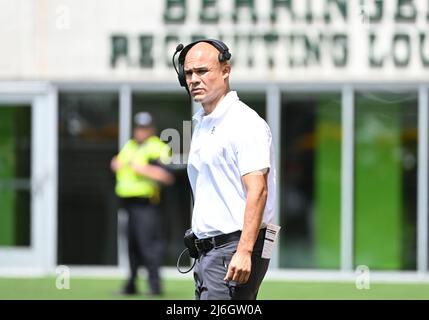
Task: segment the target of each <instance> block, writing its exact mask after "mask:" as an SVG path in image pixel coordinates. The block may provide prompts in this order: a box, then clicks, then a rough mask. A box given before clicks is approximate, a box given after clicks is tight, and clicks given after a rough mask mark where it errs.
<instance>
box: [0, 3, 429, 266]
mask: <svg viewBox="0 0 429 320" xmlns="http://www.w3.org/2000/svg"><path fill="white" fill-rule="evenodd" d="M0 6H1V7H2V10H1V11H0V23H1V24H2V26H1V28H0V39H1V41H2V44H3V45H2V50H1V51H0V139H1V140H0V191H1V192H0V268H1V267H10V268H15V267H31V268H40V269H41V270H51V269H52V268H54V267H55V266H56V265H58V264H67V265H91V266H92V265H93V266H100V265H110V266H114V265H122V264H123V259H124V257H123V255H121V252H124V247H123V246H124V243H123V241H122V240H121V239H122V236H121V235H123V230H122V228H123V221H122V219H123V218H124V216H123V215H122V214H119V216H118V213H117V211H118V203H117V200H116V198H115V196H114V188H113V186H114V176H113V174H112V173H111V172H110V168H109V161H110V159H111V157H112V156H113V155H114V154H115V153H116V152H117V151H118V148H120V147H121V146H122V145H123V144H124V143H125V141H126V140H127V139H128V138H129V137H130V134H131V125H132V122H131V119H132V115H133V114H135V113H136V112H138V111H142V110H147V111H150V112H152V113H153V115H154V117H155V119H156V122H157V126H158V130H159V133H160V134H161V135H163V136H164V138H165V139H166V140H167V141H170V142H171V141H173V140H174V141H177V139H179V140H180V144H179V147H177V146H175V148H174V149H173V150H174V152H175V156H176V157H177V159H179V161H178V162H177V163H176V166H175V172H176V177H177V183H176V185H175V186H173V187H170V188H166V189H164V191H163V192H164V200H165V201H164V204H163V219H164V223H165V228H164V229H165V241H166V255H165V264H166V265H171V266H173V265H175V263H176V258H177V256H178V255H179V253H180V251H181V250H182V247H183V245H182V236H183V232H184V230H186V228H188V227H189V225H190V217H191V206H190V193H189V192H190V190H189V185H188V182H187V176H186V171H185V170H184V166H185V165H186V155H187V151H188V150H189V121H190V120H191V116H192V113H193V112H195V110H196V109H197V108H198V107H199V106H198V105H196V104H193V103H191V102H190V100H189V98H188V96H187V94H186V92H185V91H184V90H183V88H180V87H179V84H178V82H177V76H176V74H175V71H174V69H173V66H172V63H171V59H172V54H173V53H174V51H175V48H176V46H177V44H179V43H183V44H187V43H189V42H191V41H193V40H196V39H200V38H203V37H208V38H218V39H221V40H223V41H225V42H226V43H227V45H228V46H229V47H230V51H231V53H232V57H233V58H232V65H233V69H232V75H231V80H232V88H233V89H234V90H237V91H238V93H239V97H240V99H241V100H242V101H244V102H245V103H246V104H248V105H249V106H250V107H252V108H254V109H255V110H256V111H257V112H258V113H259V114H260V115H261V116H262V117H263V118H265V119H266V121H267V122H268V124H269V125H270V127H271V129H272V132H273V137H274V142H275V148H276V152H277V172H278V197H277V199H278V203H277V209H276V221H277V223H279V224H280V225H281V226H282V230H281V235H280V244H279V246H278V248H277V252H276V253H275V255H274V259H273V262H272V264H271V267H273V268H279V269H316V270H338V271H352V270H354V269H355V268H356V267H357V266H359V265H365V266H368V267H369V268H370V269H371V270H380V271H412V272H417V273H426V274H427V273H428V253H429V247H428V241H429V237H428V230H429V227H428V178H429V174H428V163H429V162H428V139H429V111H428V108H429V99H428V96H429V31H428V30H429V28H428V26H429V3H428V1H425V0H415V1H412V0H411V1H401V0H384V1H383V0H367V1H363V0H362V1H361V0H351V1H345V0H344V1H342V0H312V1H293V0H271V1H262V0H217V1H216V0H165V1H156V2H154V1H146V0H145V1H140V0H125V1H120V2H118V1H113V0H107V1H96V0H92V1H85V0H73V1H71V0H70V1H59V0H50V1H49V0H37V1H36V0H35V1H25V0H19V1H13V2H12V1H6V0H0ZM118 217H119V219H118Z"/></svg>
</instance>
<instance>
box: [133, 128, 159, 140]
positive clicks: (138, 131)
mask: <svg viewBox="0 0 429 320" xmlns="http://www.w3.org/2000/svg"><path fill="white" fill-rule="evenodd" d="M153 134H154V130H153V128H152V127H141V126H137V127H135V128H134V139H135V140H136V141H137V142H138V143H143V142H144V141H145V140H146V139H147V138H149V137H150V136H152V135H153Z"/></svg>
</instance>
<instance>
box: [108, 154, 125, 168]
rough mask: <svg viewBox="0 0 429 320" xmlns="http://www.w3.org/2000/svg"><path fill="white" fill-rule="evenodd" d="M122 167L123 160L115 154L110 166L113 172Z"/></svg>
mask: <svg viewBox="0 0 429 320" xmlns="http://www.w3.org/2000/svg"><path fill="white" fill-rule="evenodd" d="M121 167H122V164H121V162H120V161H119V160H118V157H117V156H114V157H113V158H112V161H110V168H111V169H112V171H113V172H116V171H118V170H119V169H120V168H121Z"/></svg>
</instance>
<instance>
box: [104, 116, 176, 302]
mask: <svg viewBox="0 0 429 320" xmlns="http://www.w3.org/2000/svg"><path fill="white" fill-rule="evenodd" d="M134 123H135V128H134V131H133V138H132V139H130V140H129V141H128V142H127V143H126V144H125V146H124V147H123V148H122V150H121V151H120V152H119V154H118V155H117V156H115V157H113V159H112V161H111V168H112V170H113V171H114V172H115V173H116V188H115V191H116V194H117V195H118V197H119V198H120V199H121V206H122V207H123V208H124V209H125V210H126V211H127V213H128V229H127V237H128V256H129V265H130V276H129V279H128V281H127V282H126V284H125V286H124V288H123V290H122V293H123V294H137V293H138V290H137V287H136V280H137V272H138V267H139V265H140V264H142V263H143V264H144V265H145V266H146V268H147V270H148V275H149V288H150V293H149V294H150V295H159V294H161V283H160V276H159V267H160V265H161V262H162V239H161V226H160V223H161V221H160V213H159V209H158V205H159V203H160V185H161V184H164V185H171V184H173V182H174V177H173V176H172V174H170V173H169V172H168V170H166V169H165V167H164V166H163V164H166V162H168V161H169V155H170V152H171V151H170V148H169V147H168V145H166V144H165V143H164V142H163V141H161V139H160V138H159V137H157V136H156V135H155V126H154V123H153V119H152V116H151V114H150V113H148V112H140V113H137V114H136V115H135V117H134Z"/></svg>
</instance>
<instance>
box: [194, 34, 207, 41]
mask: <svg viewBox="0 0 429 320" xmlns="http://www.w3.org/2000/svg"><path fill="white" fill-rule="evenodd" d="M202 39H207V37H206V36H205V35H204V34H193V35H192V36H191V42H194V41H198V40H202Z"/></svg>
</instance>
